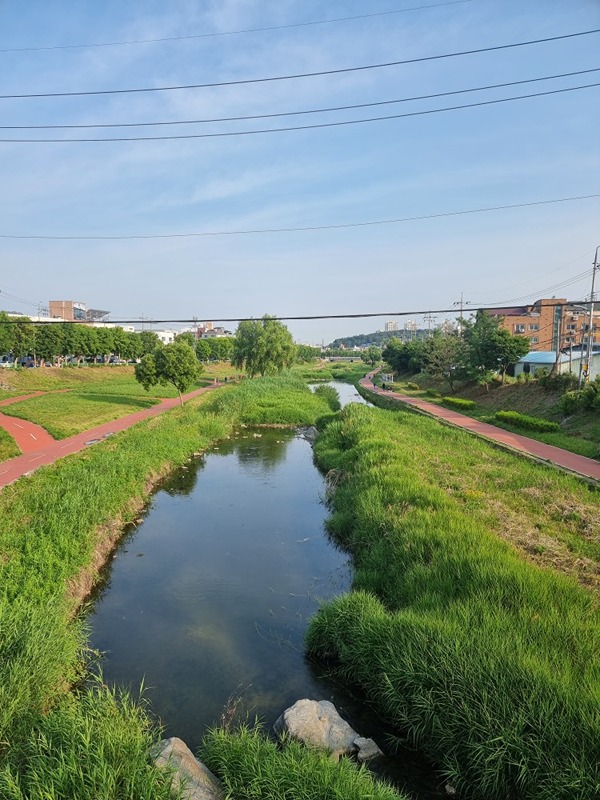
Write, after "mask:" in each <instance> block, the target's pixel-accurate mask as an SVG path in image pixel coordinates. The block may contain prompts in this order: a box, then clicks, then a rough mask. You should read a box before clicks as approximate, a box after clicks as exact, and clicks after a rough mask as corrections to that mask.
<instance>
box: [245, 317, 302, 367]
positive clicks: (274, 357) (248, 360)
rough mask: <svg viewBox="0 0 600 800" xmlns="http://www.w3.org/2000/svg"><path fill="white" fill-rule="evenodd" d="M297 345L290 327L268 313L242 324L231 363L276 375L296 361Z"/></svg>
mask: <svg viewBox="0 0 600 800" xmlns="http://www.w3.org/2000/svg"><path fill="white" fill-rule="evenodd" d="M295 355H296V346H295V344H294V341H293V339H292V334H291V333H290V332H289V330H288V329H287V328H286V326H285V325H284V324H283V323H282V322H279V320H277V319H275V318H274V317H270V316H268V315H267V314H265V316H264V317H263V318H262V319H257V320H245V321H244V322H241V323H240V324H239V326H238V329H237V333H236V336H235V341H234V346H233V354H232V358H231V363H232V364H233V365H234V366H235V367H238V368H240V369H245V370H246V372H247V373H248V375H249V376H250V377H251V378H252V377H254V376H255V375H274V374H275V373H277V372H281V371H282V370H283V369H285V368H286V367H290V366H291V365H292V364H293V363H294V358H295Z"/></svg>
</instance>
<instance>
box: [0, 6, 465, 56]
mask: <svg viewBox="0 0 600 800" xmlns="http://www.w3.org/2000/svg"><path fill="white" fill-rule="evenodd" d="M470 2H471V0H447V2H444V3H430V4H429V5H421V6H412V7H409V8H395V9H391V10H390V11H375V12H373V13H371V14H356V15H355V16H352V17H333V18H332V19H317V20H309V21H308V22H291V23H288V24H286V25H269V26H266V27H262V28H241V29H240V30H236V31H213V32H211V33H194V34H188V35H186V36H163V37H161V38H158V39H126V40H124V41H120V42H91V43H88V44H55V45H46V46H41V47H2V48H0V53H36V52H40V51H44V50H80V49H84V48H92V47H121V46H123V45H136V44H156V43H159V42H181V41H185V40H189V39H211V38H213V37H217V36H239V35H240V34H244V33H263V32H266V31H281V30H286V29H288V28H307V27H310V26H312V25H331V24H333V23H336V22H353V21H355V20H359V19H370V18H372V17H389V16H392V15H393V14H404V13H406V12H408V11H422V10H426V9H429V8H441V7H443V6H456V5H463V4H464V3H470Z"/></svg>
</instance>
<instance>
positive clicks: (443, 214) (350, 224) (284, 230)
mask: <svg viewBox="0 0 600 800" xmlns="http://www.w3.org/2000/svg"><path fill="white" fill-rule="evenodd" d="M598 197H600V194H584V195H579V196H577V197H558V198H553V199H552V200H533V201H531V202H529V203H508V204H506V205H502V206H488V207H486V208H470V209H464V210H460V211H443V212H440V213H439V214H423V215H421V216H414V217H399V218H397V219H378V220H369V221H367V222H344V223H339V224H337V225H307V226H304V227H294V228H255V229H253V230H239V231H193V232H190V233H148V234H139V235H114V236H110V235H105V234H97V235H94V234H89V235H67V236H57V235H45V234H13V233H0V239H29V240H36V239H40V240H44V241H49V240H52V241H129V240H133V239H144V240H145V239H186V238H196V237H203V236H246V235H249V234H262V233H304V232H307V231H326V230H341V229H343V228H366V227H371V226H375V225H396V224H399V223H402V222H420V221H424V220H430V219H442V218H445V217H460V216H465V215H467V214H482V213H486V212H490V211H505V210H509V209H513V208H530V207H532V206H545V205H551V204H554V203H570V202H574V201H577V200H592V199H596V198H598Z"/></svg>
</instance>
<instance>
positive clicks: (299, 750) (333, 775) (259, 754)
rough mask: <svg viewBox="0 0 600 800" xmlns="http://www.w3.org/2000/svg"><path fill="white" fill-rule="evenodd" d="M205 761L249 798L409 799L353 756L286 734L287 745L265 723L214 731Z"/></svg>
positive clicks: (232, 791) (228, 786)
mask: <svg viewBox="0 0 600 800" xmlns="http://www.w3.org/2000/svg"><path fill="white" fill-rule="evenodd" d="M200 755H201V758H202V760H203V762H204V763H205V764H206V765H207V766H208V767H209V769H211V770H212V772H214V773H215V775H216V776H217V777H218V778H219V779H220V780H221V782H222V783H223V786H224V788H225V791H226V793H227V797H231V798H240V800H241V798H244V799H245V800H367V799H368V800H403V798H405V796H404V795H400V794H398V793H397V792H396V791H395V790H394V789H392V787H391V786H388V785H387V784H386V783H384V782H383V781H379V780H376V779H374V778H373V776H372V775H371V774H370V773H369V772H368V771H367V770H366V769H365V767H364V766H361V767H358V766H357V765H356V764H354V763H353V762H352V761H349V760H348V759H345V758H343V759H341V760H340V761H339V762H337V761H332V760H331V758H330V757H329V755H328V754H327V753H325V752H323V751H317V750H313V749H309V748H307V747H305V746H304V745H301V744H300V743H299V742H295V741H292V740H289V739H288V740H286V741H285V743H284V745H283V747H278V746H277V745H276V744H275V743H274V742H271V741H269V740H268V739H267V738H266V737H265V736H264V735H263V734H262V733H261V731H260V730H259V729H250V728H249V727H247V726H242V727H240V728H239V729H238V730H236V731H234V732H232V733H230V732H228V731H226V730H223V729H215V730H212V731H210V732H209V733H208V734H207V735H206V736H205V738H204V740H203V743H202V747H201V752H200Z"/></svg>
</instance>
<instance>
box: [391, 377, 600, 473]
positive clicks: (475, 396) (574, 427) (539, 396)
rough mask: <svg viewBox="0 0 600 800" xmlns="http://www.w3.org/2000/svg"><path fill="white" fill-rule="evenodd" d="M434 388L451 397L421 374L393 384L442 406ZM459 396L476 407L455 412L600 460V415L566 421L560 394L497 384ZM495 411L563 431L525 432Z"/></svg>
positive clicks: (532, 386) (535, 386)
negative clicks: (433, 393)
mask: <svg viewBox="0 0 600 800" xmlns="http://www.w3.org/2000/svg"><path fill="white" fill-rule="evenodd" d="M409 384H413V385H415V384H416V385H418V386H419V388H418V389H414V388H410V386H409ZM432 387H435V389H437V390H439V391H440V392H441V393H442V394H443V395H450V391H449V388H448V386H447V385H446V384H440V383H439V382H436V381H432V379H431V378H429V377H428V376H426V375H422V374H418V375H411V376H407V377H406V378H404V377H403V378H402V379H400V380H398V381H396V382H395V383H394V384H393V389H394V391H397V392H401V393H402V394H406V395H409V396H410V397H422V398H423V400H427V402H430V403H438V404H440V403H442V400H441V398H436V397H430V396H428V395H427V389H428V388H429V389H431V388H432ZM456 397H464V398H466V399H470V400H473V401H474V403H475V406H474V407H473V408H470V409H466V410H464V409H454V410H456V411H459V412H460V413H461V414H465V415H466V416H468V417H473V418H474V419H479V420H481V421H482V422H487V423H489V424H490V425H496V426H497V427H498V428H503V429H504V430H507V431H510V432H511V433H518V434H521V435H522V436H528V437H529V438H530V439H535V440H536V441H538V442H544V443H545V444H551V445H553V446H554V447H561V448H562V449H563V450H569V451H570V452H571V453H577V454H578V455H581V456H587V457H588V458H598V457H600V414H598V413H594V412H585V413H579V414H573V415H572V416H571V417H569V419H568V420H563V417H562V414H561V413H560V409H559V405H558V401H559V397H560V395H559V394H558V393H557V392H553V391H547V390H546V389H544V388H543V387H542V386H540V385H539V384H538V383H536V382H531V383H516V382H512V383H507V384H505V385H498V384H495V385H493V388H492V389H491V390H490V391H489V392H486V391H485V389H482V388H480V387H475V386H473V385H469V386H468V387H463V388H460V389H459V390H458V391H457V392H456ZM449 407H450V406H449ZM496 411H519V412H520V413H522V414H529V415H532V416H537V417H540V418H541V419H547V420H550V421H552V422H558V423H560V424H561V430H560V431H556V432H555V433H539V432H537V431H530V430H523V429H522V428H519V427H517V426H515V425H509V424H507V423H504V422H500V421H498V420H497V419H496V418H495V417H494V414H495V412H496Z"/></svg>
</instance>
